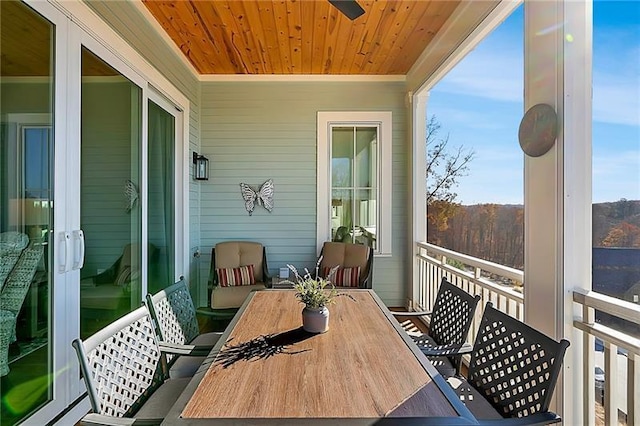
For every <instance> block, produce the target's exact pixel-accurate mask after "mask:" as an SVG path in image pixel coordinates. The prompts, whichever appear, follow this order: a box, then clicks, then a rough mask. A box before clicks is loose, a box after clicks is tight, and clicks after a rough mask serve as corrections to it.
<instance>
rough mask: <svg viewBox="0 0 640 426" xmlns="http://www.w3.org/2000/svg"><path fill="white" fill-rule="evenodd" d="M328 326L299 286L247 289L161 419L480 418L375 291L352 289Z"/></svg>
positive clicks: (398, 421) (451, 421)
mask: <svg viewBox="0 0 640 426" xmlns="http://www.w3.org/2000/svg"><path fill="white" fill-rule="evenodd" d="M341 293H342V295H341V296H339V297H337V298H336V299H335V301H336V303H335V304H332V305H330V306H329V310H330V318H329V330H328V331H327V332H325V333H321V334H311V333H308V332H306V331H304V330H303V329H302V316H301V311H302V308H303V305H302V304H300V302H299V301H298V300H297V298H296V297H295V291H294V290H264V291H257V292H253V293H251V294H250V295H249V297H248V298H247V300H246V301H245V303H244V305H243V306H242V308H241V309H240V310H239V311H238V313H237V314H236V316H235V317H234V319H233V320H232V321H231V323H230V325H229V326H228V327H227V329H226V330H225V332H224V334H223V336H222V337H221V339H220V341H219V342H218V344H217V345H216V346H215V347H214V348H213V350H212V351H211V353H210V354H209V356H208V357H207V359H206V361H205V362H204V363H203V365H202V366H201V367H200V369H199V370H198V372H197V373H196V374H195V376H194V377H193V379H192V380H191V382H190V383H189V385H188V386H187V388H186V389H185V391H184V392H183V393H182V395H181V396H180V397H179V398H178V400H177V402H176V403H175V405H174V406H173V407H172V409H171V410H170V413H169V415H168V416H167V418H166V419H165V421H164V422H163V423H162V424H163V425H205V424H212V425H214V424H219V425H231V424H233V425H235V424H251V425H263V424H264V425H270V424H274V425H307V424H311V425H316V424H317V425H320V424H322V425H324V424H332V425H346V424H358V425H365V424H390V425H402V424H407V425H410V424H420V425H423V424H434V425H455V424H474V423H476V421H475V419H474V417H473V415H472V414H471V413H470V412H469V411H468V410H467V409H466V407H465V406H464V404H462V403H461V402H460V400H459V399H458V398H457V397H456V395H455V393H454V392H453V391H452V390H451V388H450V387H449V385H448V384H447V383H446V382H445V381H444V379H443V378H442V377H441V376H440V375H439V374H438V372H437V370H436V369H435V368H434V367H433V366H432V365H431V363H430V362H429V360H428V359H427V358H426V357H425V356H424V354H422V352H421V351H420V350H419V349H418V348H417V346H416V345H415V344H414V343H413V342H412V340H411V338H410V337H409V336H408V335H407V334H406V333H405V332H404V330H403V329H402V327H401V326H400V324H399V323H398V322H397V321H396V320H395V318H394V317H393V316H392V314H391V313H390V311H389V310H388V309H387V307H386V306H385V305H384V303H383V302H382V301H381V300H380V298H379V297H378V296H377V295H376V294H375V292H373V291H372V290H344V291H341Z"/></svg>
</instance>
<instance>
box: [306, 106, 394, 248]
mask: <svg viewBox="0 0 640 426" xmlns="http://www.w3.org/2000/svg"><path fill="white" fill-rule="evenodd" d="M317 126H318V127H317V139H318V141H317V148H318V157H317V159H318V160H317V167H318V169H317V179H318V181H317V197H318V198H317V208H316V212H317V237H316V244H317V250H318V252H320V250H321V248H322V244H323V243H324V242H325V241H329V240H330V239H331V139H330V138H331V127H334V126H377V127H378V128H379V129H380V130H379V131H380V134H379V135H378V136H379V143H378V153H377V157H378V177H377V181H378V193H377V200H378V202H377V205H378V207H377V208H378V223H377V224H376V226H377V228H378V229H377V230H376V238H377V246H376V249H375V251H374V254H375V255H376V256H389V255H391V226H392V221H391V206H392V199H391V192H392V191H391V188H392V174H391V173H392V171H391V164H392V161H391V160H392V159H391V146H392V142H393V140H392V136H391V135H392V114H391V111H343V112H333V111H319V112H318V116H317Z"/></svg>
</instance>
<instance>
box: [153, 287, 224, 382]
mask: <svg viewBox="0 0 640 426" xmlns="http://www.w3.org/2000/svg"><path fill="white" fill-rule="evenodd" d="M147 306H148V308H149V311H150V312H151V316H152V317H153V319H154V321H155V323H156V332H157V334H158V338H159V339H160V341H159V345H160V348H161V349H164V348H171V350H172V351H173V352H174V353H183V354H187V355H190V356H177V357H176V356H175V355H171V354H167V355H166V361H167V366H168V367H169V376H170V377H171V378H179V377H192V376H193V375H194V374H195V372H196V371H197V370H198V368H199V367H200V365H201V364H202V362H203V361H204V359H205V358H206V356H207V355H208V354H209V352H210V351H211V349H213V346H214V345H215V344H216V343H217V341H218V340H219V339H220V336H221V335H222V333H218V332H209V333H202V334H201V333H200V329H199V327H198V320H197V318H196V309H195V307H194V306H193V300H192V299H191V294H190V293H189V287H188V286H187V283H186V282H185V281H184V280H180V281H178V282H177V283H175V284H173V285H171V286H169V287H167V288H166V289H164V290H162V291H159V292H158V293H156V294H154V295H151V294H147ZM194 355H195V356H194Z"/></svg>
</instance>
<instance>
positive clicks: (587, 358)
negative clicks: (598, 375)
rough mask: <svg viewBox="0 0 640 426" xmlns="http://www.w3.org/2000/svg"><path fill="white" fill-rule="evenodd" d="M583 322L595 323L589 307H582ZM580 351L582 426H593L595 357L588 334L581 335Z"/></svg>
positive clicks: (592, 344) (592, 343)
mask: <svg viewBox="0 0 640 426" xmlns="http://www.w3.org/2000/svg"><path fill="white" fill-rule="evenodd" d="M582 320H583V322H585V323H587V324H589V325H593V323H594V321H595V310H594V309H593V308H590V307H589V306H587V305H586V304H585V305H582ZM582 337H583V338H582V351H583V357H582V358H583V359H584V363H583V364H582V386H583V390H582V401H583V402H582V405H583V407H584V413H583V414H582V415H583V418H584V424H585V425H586V426H594V425H595V423H596V417H595V410H596V407H595V398H596V391H595V355H594V353H593V351H594V346H595V339H594V338H593V336H592V335H591V334H589V333H584V332H583V333H582Z"/></svg>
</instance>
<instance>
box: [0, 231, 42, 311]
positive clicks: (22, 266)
mask: <svg viewBox="0 0 640 426" xmlns="http://www.w3.org/2000/svg"><path fill="white" fill-rule="evenodd" d="M43 252H44V249H43V247H42V245H41V244H36V243H33V242H31V243H29V246H27V248H26V249H24V251H23V252H22V254H20V258H19V259H18V260H17V262H16V264H15V266H14V268H13V270H12V271H11V272H10V273H9V274H8V277H7V280H6V282H5V283H4V286H3V287H2V294H1V296H0V309H2V310H4V311H11V312H13V313H14V314H15V315H16V316H18V313H19V312H20V308H21V307H22V303H23V302H24V299H25V297H26V296H27V292H28V291H29V287H30V286H31V282H32V281H33V277H34V275H35V273H36V270H37V268H38V264H39V263H40V260H41V259H42V254H43Z"/></svg>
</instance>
